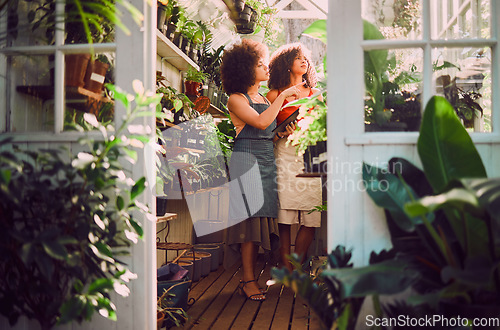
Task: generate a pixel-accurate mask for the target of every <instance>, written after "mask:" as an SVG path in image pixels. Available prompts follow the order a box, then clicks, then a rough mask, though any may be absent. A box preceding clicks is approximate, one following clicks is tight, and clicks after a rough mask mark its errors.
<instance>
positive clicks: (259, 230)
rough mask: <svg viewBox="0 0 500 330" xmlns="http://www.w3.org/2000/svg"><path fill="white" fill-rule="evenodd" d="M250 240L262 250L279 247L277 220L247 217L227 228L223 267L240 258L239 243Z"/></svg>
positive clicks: (229, 265)
mask: <svg viewBox="0 0 500 330" xmlns="http://www.w3.org/2000/svg"><path fill="white" fill-rule="evenodd" d="M249 241H252V242H254V243H255V244H256V245H258V246H260V247H262V248H263V249H264V252H271V251H274V250H277V249H278V248H279V230H278V220H277V219H275V218H249V219H246V220H244V221H242V222H240V223H238V224H236V225H234V226H231V227H229V228H228V229H227V240H226V251H225V253H224V268H226V269H228V268H230V267H231V266H232V265H234V263H235V262H237V261H238V260H241V251H240V247H241V243H245V242H249Z"/></svg>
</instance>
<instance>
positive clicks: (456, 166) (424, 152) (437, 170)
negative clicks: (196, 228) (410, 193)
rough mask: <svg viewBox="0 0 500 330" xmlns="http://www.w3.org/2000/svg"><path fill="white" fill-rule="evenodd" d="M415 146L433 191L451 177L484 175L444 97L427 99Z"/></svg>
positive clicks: (441, 187) (479, 159)
mask: <svg viewBox="0 0 500 330" xmlns="http://www.w3.org/2000/svg"><path fill="white" fill-rule="evenodd" d="M417 148H418V153H419V155H420V159H421V161H422V165H423V167H424V172H425V175H426V176H427V179H428V180H429V182H430V184H431V185H432V187H433V189H434V191H435V192H438V193H439V192H441V191H443V189H444V188H445V187H446V186H447V185H448V184H449V182H450V181H451V180H452V179H460V178H466V177H479V178H482V177H486V170H485V168H484V165H483V162H482V161H481V157H480V156H479V153H478V152H477V149H476V147H475V146H474V143H473V142H472V139H471V138H470V136H469V133H468V132H467V131H466V130H465V128H464V126H463V125H462V123H461V122H460V120H459V119H458V117H457V115H456V113H455V110H454V109H453V107H452V106H451V104H450V103H449V102H448V101H447V100H446V99H445V98H444V97H441V96H433V97H432V98H431V99H430V100H429V102H428V103H427V106H426V108H425V112H424V115H423V119H422V126H421V127H420V135H419V138H418V143H417Z"/></svg>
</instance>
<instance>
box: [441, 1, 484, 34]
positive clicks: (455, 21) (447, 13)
mask: <svg viewBox="0 0 500 330" xmlns="http://www.w3.org/2000/svg"><path fill="white" fill-rule="evenodd" d="M490 11H491V8H490V0H431V37H432V38H433V39H464V38H490Z"/></svg>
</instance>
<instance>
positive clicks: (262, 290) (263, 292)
mask: <svg viewBox="0 0 500 330" xmlns="http://www.w3.org/2000/svg"><path fill="white" fill-rule="evenodd" d="M250 282H257V280H251V281H248V282H246V283H250ZM242 283H243V281H242V280H240V285H241V284H242ZM258 284H259V283H257V285H258ZM259 291H260V292H261V293H262V294H266V293H267V289H266V290H264V289H263V288H261V287H260V285H259Z"/></svg>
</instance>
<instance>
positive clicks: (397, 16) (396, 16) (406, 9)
mask: <svg viewBox="0 0 500 330" xmlns="http://www.w3.org/2000/svg"><path fill="white" fill-rule="evenodd" d="M362 17H363V19H365V20H367V21H368V22H370V23H373V24H374V25H375V26H377V27H378V29H379V30H380V32H382V34H383V35H384V37H385V38H386V39H399V40H408V39H409V40H414V39H421V38H422V27H421V24H422V4H421V1H420V0H394V1H373V0H363V1H362Z"/></svg>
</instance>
